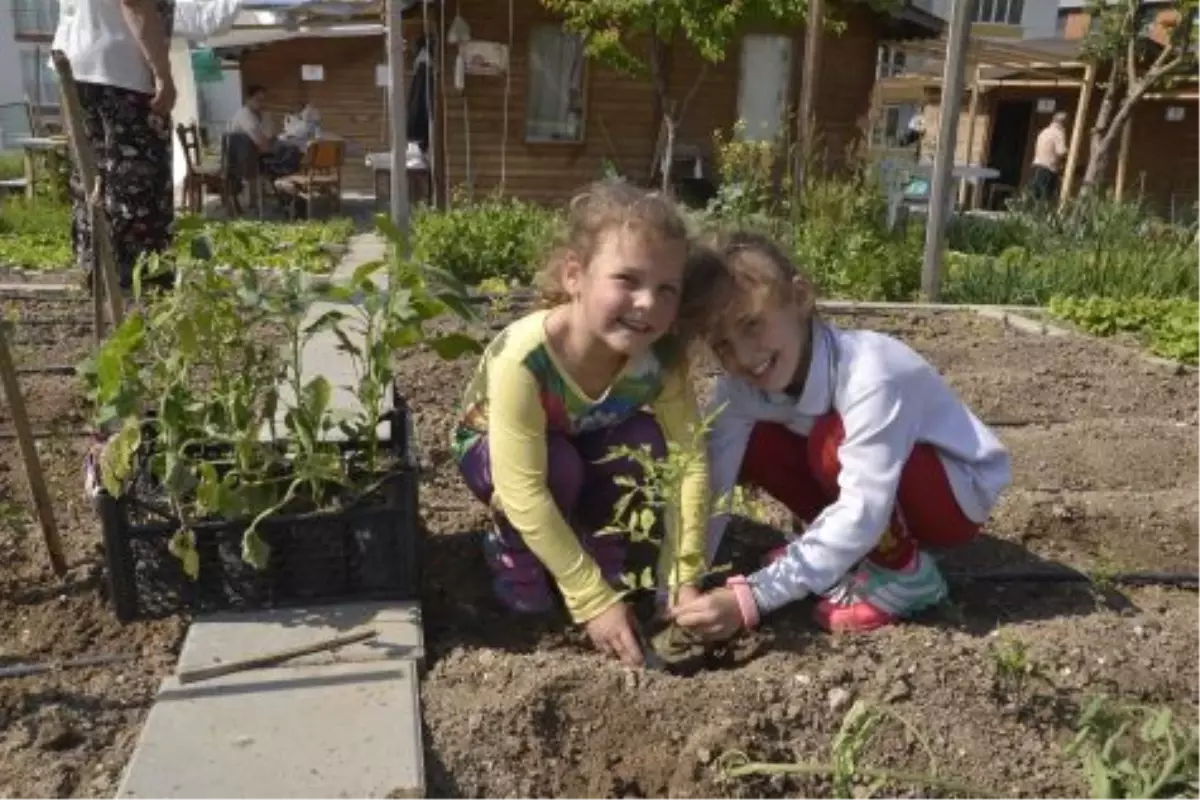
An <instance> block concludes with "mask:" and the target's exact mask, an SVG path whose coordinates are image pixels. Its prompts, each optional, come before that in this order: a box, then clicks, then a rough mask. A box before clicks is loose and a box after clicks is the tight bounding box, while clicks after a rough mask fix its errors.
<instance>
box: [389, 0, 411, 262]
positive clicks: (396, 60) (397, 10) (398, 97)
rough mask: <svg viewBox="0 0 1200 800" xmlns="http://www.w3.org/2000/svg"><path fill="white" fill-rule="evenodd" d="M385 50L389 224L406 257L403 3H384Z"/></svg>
mask: <svg viewBox="0 0 1200 800" xmlns="http://www.w3.org/2000/svg"><path fill="white" fill-rule="evenodd" d="M387 47H388V116H389V120H388V122H389V125H390V127H391V134H392V135H391V145H392V174H391V194H392V208H391V211H392V224H393V225H395V226H396V229H397V230H398V231H400V234H401V236H402V237H403V241H404V249H405V252H404V253H402V254H401V255H402V256H404V257H407V256H408V250H409V244H408V233H409V217H410V216H411V209H410V207H409V201H408V168H407V161H408V130H407V128H406V125H407V119H406V116H407V115H406V109H407V106H406V104H405V100H404V4H403V2H402V0H388V3H387Z"/></svg>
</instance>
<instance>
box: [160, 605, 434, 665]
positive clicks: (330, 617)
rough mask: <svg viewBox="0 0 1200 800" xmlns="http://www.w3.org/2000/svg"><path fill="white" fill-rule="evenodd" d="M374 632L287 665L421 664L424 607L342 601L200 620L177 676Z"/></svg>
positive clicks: (194, 626)
mask: <svg viewBox="0 0 1200 800" xmlns="http://www.w3.org/2000/svg"><path fill="white" fill-rule="evenodd" d="M363 628H373V629H374V630H376V631H377V632H378V633H379V635H378V636H376V637H375V638H373V639H369V640H367V641H365V642H357V643H355V644H351V645H347V646H346V647H342V648H339V649H338V650H334V651H327V652H324V653H314V654H312V655H307V656H301V657H299V658H295V659H292V660H291V661H288V662H287V663H286V664H284V665H281V666H284V667H298V666H311V665H316V664H346V663H364V662H372V661H386V660H392V659H397V658H406V659H412V660H414V661H417V662H420V661H421V660H423V659H424V658H425V639H424V633H423V631H422V629H421V607H420V605H419V604H418V603H398V602H390V603H381V602H373V603H341V604H338V605H330V606H313V607H310V608H278V609H267V610H263V611H229V612H222V613H219V614H208V615H205V616H202V617H198V618H197V619H196V620H195V621H194V622H192V625H191V627H190V628H189V629H188V633H187V638H186V639H185V640H184V642H183V651H182V652H181V653H180V654H179V662H178V663H177V664H176V665H175V670H176V672H180V671H183V670H191V669H197V668H199V667H211V666H213V665H214V664H221V663H224V662H229V661H237V660H238V659H243V658H252V657H254V656H257V655H262V654H263V653H265V652H268V651H271V650H282V649H287V648H291V647H300V646H303V645H307V644H312V643H314V642H319V641H321V640H323V639H331V638H333V637H335V636H339V635H344V634H347V633H351V632H352V631H357V630H361V629H363Z"/></svg>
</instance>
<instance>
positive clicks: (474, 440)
mask: <svg viewBox="0 0 1200 800" xmlns="http://www.w3.org/2000/svg"><path fill="white" fill-rule="evenodd" d="M687 252H688V237H687V230H686V226H685V225H684V222H683V220H682V218H681V217H680V215H679V212H678V211H677V209H676V208H675V206H674V205H673V204H672V203H671V201H670V200H668V199H667V198H665V197H663V196H661V195H658V194H654V193H648V192H645V191H643V190H641V189H638V188H636V187H634V186H631V185H629V184H626V183H623V182H604V183H600V184H596V185H593V186H592V187H590V188H589V189H587V190H586V191H584V192H583V193H582V194H580V195H579V196H578V197H576V198H575V200H574V201H573V202H572V203H571V208H570V214H569V219H568V236H567V240H566V244H565V246H564V247H562V248H560V249H559V250H558V251H557V252H556V253H555V254H554V255H553V256H552V257H551V258H550V260H549V262H548V264H547V265H546V267H545V269H544V270H543V274H542V283H543V289H544V290H546V294H547V297H548V298H549V299H551V301H552V302H551V307H550V308H549V309H548V310H542V311H537V312H534V313H532V314H529V315H528V316H526V317H524V318H522V319H520V320H518V321H516V322H514V323H513V324H511V325H510V326H508V328H506V329H505V330H504V331H503V332H502V333H501V334H500V335H499V336H497V337H496V339H494V340H493V341H492V342H491V344H490V345H489V346H488V348H487V350H486V352H485V353H484V354H483V356H482V358H481V360H480V363H479V367H478V369H477V370H476V373H475V376H474V377H473V379H472V380H471V383H470V385H469V386H468V387H467V391H466V396H465V399H464V403H463V412H462V417H461V419H460V421H459V424H458V427H457V429H456V431H455V434H454V451H455V454H456V455H457V457H458V463H459V467H460V470H461V471H462V474H463V478H464V479H465V480H466V482H467V485H468V486H469V487H470V489H471V491H472V492H473V493H474V494H475V495H476V496H477V497H478V498H479V499H480V500H482V501H483V502H485V503H488V504H490V505H491V507H492V508H493V509H494V513H495V522H496V525H495V528H494V530H492V531H490V532H489V534H488V536H487V538H486V548H487V556H488V563H489V565H490V566H491V568H492V571H493V574H494V576H495V582H494V583H495V588H496V591H497V595H498V596H499V598H500V600H501V601H502V602H503V603H505V604H506V605H507V606H508V607H509V608H511V609H513V610H516V611H525V612H538V611H545V610H548V609H549V608H550V606H551V604H552V594H551V590H550V583H549V580H548V579H547V574H546V573H547V572H549V574H550V576H552V577H553V580H554V583H555V584H557V587H558V590H559V592H560V593H561V595H562V597H563V600H564V601H565V603H566V606H567V610H568V611H569V612H570V614H571V616H572V618H573V619H574V620H575V621H576V622H577V623H580V624H581V625H583V626H584V627H585V628H586V630H587V632H588V634H589V636H590V637H591V639H592V641H593V642H594V643H595V644H596V646H597V647H598V648H599V649H600V650H601V651H603V652H606V653H609V654H611V655H614V656H617V657H619V658H621V659H622V660H623V661H625V662H627V663H630V664H637V663H640V662H641V660H642V654H641V650H640V648H639V646H638V642H637V637H636V636H635V635H634V629H633V626H632V617H631V614H630V610H629V608H628V607H627V606H626V604H625V603H624V602H622V600H621V593H620V591H619V590H618V589H616V588H614V584H615V583H617V581H619V579H620V576H621V574H622V572H623V566H624V556H625V546H624V541H623V539H622V538H621V537H620V536H616V535H598V534H597V531H598V530H600V529H601V528H603V527H604V526H605V525H606V524H608V523H609V522H610V521H611V514H612V509H613V505H614V504H615V503H616V501H617V500H618V498H619V496H620V491H621V490H620V488H619V487H618V486H617V484H616V483H615V481H614V478H615V477H616V476H617V475H622V474H623V475H629V476H632V477H634V478H635V479H636V478H638V477H640V475H638V474H637V471H638V468H637V466H636V465H634V464H631V463H629V462H628V460H627V459H621V460H617V461H612V462H606V463H597V462H598V461H599V460H600V459H602V458H603V457H604V456H605V455H606V454H607V452H608V451H609V449H610V448H611V447H613V446H616V445H631V446H635V447H636V446H640V445H649V446H650V448H651V450H652V451H653V452H654V453H655V454H656V455H658V456H660V457H661V456H662V454H663V453H664V452H665V450H666V444H665V443H666V441H677V442H680V443H681V444H682V443H684V442H686V441H688V437H689V436H690V430H689V426H690V425H691V424H694V423H695V422H696V419H697V412H696V403H695V400H694V398H693V397H692V393H691V390H690V388H689V384H688V378H687V368H686V359H685V356H684V352H683V348H682V346H681V344H680V343H679V342H678V341H677V340H676V339H675V337H674V336H673V335H672V334H671V333H670V331H671V329H672V327H673V326H674V323H675V316H676V312H677V309H678V304H679V295H680V290H681V288H682V282H683V271H684V264H685V261H686V257H687ZM707 504H708V473H707V467H706V465H704V464H699V465H698V466H697V467H696V468H695V469H694V471H693V474H691V475H690V476H688V478H687V481H686V485H685V488H684V491H683V500H682V508H680V509H678V510H677V513H671V514H668V515H667V516H668V519H667V530H666V545H665V546H664V548H663V555H662V559H661V564H662V565H663V566H662V567H660V570H659V575H660V579H662V580H664V581H665V582H667V583H668V584H670V585H672V586H680V587H682V588H681V591H680V599H681V600H684V601H686V600H688V599H691V598H693V597H695V596H696V592H695V590H694V589H693V588H692V584H693V583H694V582H695V581H696V580H697V579H698V577H699V575H698V574H692V573H694V572H695V571H696V568H694V567H692V568H685V569H684V570H683V572H684V574H671V573H672V570H671V568H670V565H671V564H674V563H677V561H676V559H675V558H674V553H675V552H677V551H676V548H681V549H682V551H683V553H685V554H687V555H689V556H695V557H694V558H686V559H681V560H679V563H702V561H703V553H704V546H705V524H706V522H707V517H708V513H707V512H708V508H707Z"/></svg>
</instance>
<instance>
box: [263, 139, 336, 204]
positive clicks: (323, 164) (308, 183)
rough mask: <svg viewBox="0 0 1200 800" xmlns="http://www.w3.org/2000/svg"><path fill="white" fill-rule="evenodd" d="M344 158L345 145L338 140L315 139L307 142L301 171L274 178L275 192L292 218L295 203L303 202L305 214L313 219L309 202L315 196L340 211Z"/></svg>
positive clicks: (311, 201) (314, 198)
mask: <svg viewBox="0 0 1200 800" xmlns="http://www.w3.org/2000/svg"><path fill="white" fill-rule="evenodd" d="M345 160H346V145H345V143H344V142H342V141H340V140H330V139H317V140H314V141H311V142H309V143H308V148H307V150H306V151H305V153H304V159H303V161H301V162H300V170H299V171H298V172H296V173H295V174H293V175H285V176H284V177H282V178H277V179H276V180H275V191H276V192H278V194H279V197H280V199H281V200H286V201H287V205H288V208H289V211H290V214H291V217H292V219H295V218H296V215H297V206H298V205H299V204H300V201H301V200H303V201H304V206H305V216H307V217H309V218H310V219H311V218H312V204H313V201H314V200H316V199H317V198H321V197H323V198H328V199H330V200H331V201H332V202H333V205H334V210H335V211H341V210H342V165H343V164H344V163H345Z"/></svg>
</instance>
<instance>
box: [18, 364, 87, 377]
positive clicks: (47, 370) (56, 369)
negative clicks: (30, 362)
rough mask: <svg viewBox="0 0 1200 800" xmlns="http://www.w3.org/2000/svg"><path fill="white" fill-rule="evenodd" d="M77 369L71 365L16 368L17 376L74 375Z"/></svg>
mask: <svg viewBox="0 0 1200 800" xmlns="http://www.w3.org/2000/svg"><path fill="white" fill-rule="evenodd" d="M78 372H79V367H76V366H75V365H73V364H48V365H46V366H44V367H17V374H18V375H75V374H76V373H78Z"/></svg>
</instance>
